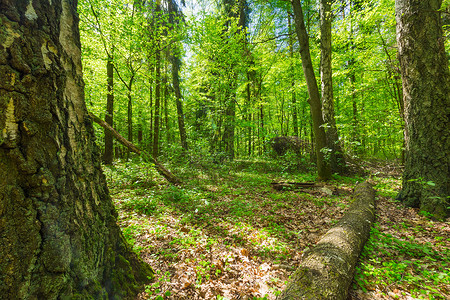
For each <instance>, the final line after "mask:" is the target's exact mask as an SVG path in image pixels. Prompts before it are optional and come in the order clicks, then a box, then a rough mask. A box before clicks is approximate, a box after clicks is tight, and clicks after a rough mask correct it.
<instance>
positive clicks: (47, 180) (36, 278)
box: [0, 0, 152, 299]
mask: <svg viewBox="0 0 450 300" xmlns="http://www.w3.org/2000/svg"><path fill="white" fill-rule="evenodd" d="M76 11H77V9H76V1H69V0H61V1H53V3H52V4H51V5H50V4H49V2H39V1H34V2H29V1H28V2H27V1H0V20H1V22H2V28H7V30H0V41H2V49H3V50H2V51H0V69H1V70H2V71H1V72H0V82H1V85H2V88H1V89H0V132H1V136H0V228H1V229H0V253H1V254H0V295H1V298H2V299H75V298H77V299H90V298H93V299H108V298H109V299H125V298H132V297H134V296H135V294H136V293H137V291H138V287H139V285H140V283H144V282H146V281H148V279H147V276H152V270H151V269H150V267H149V266H148V265H146V264H144V263H142V262H141V261H140V260H139V259H138V258H137V256H136V255H135V254H134V253H133V251H132V250H131V249H130V248H129V246H128V245H127V244H126V242H125V239H124V237H123V235H122V233H121V232H120V229H119V227H118V225H117V223H116V222H117V213H116V211H115V209H114V206H113V203H112V200H111V198H110V196H109V192H108V188H107V186H106V181H105V177H104V175H103V173H102V170H101V165H100V161H101V156H100V149H99V148H98V146H97V145H96V143H95V140H94V139H95V138H94V130H93V126H92V122H91V121H90V118H89V117H88V113H87V110H86V105H85V101H84V90H83V79H82V72H81V51H80V39H79V31H78V16H77V13H76Z"/></svg>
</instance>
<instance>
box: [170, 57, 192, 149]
mask: <svg viewBox="0 0 450 300" xmlns="http://www.w3.org/2000/svg"><path fill="white" fill-rule="evenodd" d="M172 82H173V88H174V90H175V102H176V105H177V116H178V130H179V132H180V141H181V147H182V148H183V150H184V151H187V150H188V149H189V147H188V143H187V137H186V127H185V125H184V113H183V103H181V99H182V97H181V91H180V59H179V58H178V57H177V55H173V56H172Z"/></svg>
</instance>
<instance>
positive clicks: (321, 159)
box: [292, 0, 331, 180]
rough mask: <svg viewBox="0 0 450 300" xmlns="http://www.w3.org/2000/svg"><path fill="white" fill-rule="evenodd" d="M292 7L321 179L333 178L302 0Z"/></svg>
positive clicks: (294, 1) (295, 1)
mask: <svg viewBox="0 0 450 300" xmlns="http://www.w3.org/2000/svg"><path fill="white" fill-rule="evenodd" d="M292 7H293V9H294V16H295V29H296V33H297V37H298V41H299V44H300V56H301V58H302V67H303V73H304V74H305V80H306V85H307V87H308V94H309V101H308V102H309V105H310V107H311V115H312V121H313V130H314V138H315V142H316V147H315V150H316V157H317V171H318V175H319V180H329V179H330V178H331V169H330V164H329V163H328V161H327V160H326V159H325V155H324V153H323V150H322V149H325V148H327V138H326V135H325V130H324V128H323V124H324V122H323V118H322V105H321V103H320V95H319V88H318V87H317V81H316V75H315V74H314V69H313V66H312V62H311V55H310V52H309V38H308V34H307V32H306V28H305V22H304V20H303V11H302V6H301V4H300V0H293V1H292Z"/></svg>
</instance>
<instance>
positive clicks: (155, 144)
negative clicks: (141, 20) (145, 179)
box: [152, 4, 161, 159]
mask: <svg viewBox="0 0 450 300" xmlns="http://www.w3.org/2000/svg"><path fill="white" fill-rule="evenodd" d="M156 11H157V12H160V11H161V7H160V6H159V4H157V6H156ZM160 46H161V44H160V41H159V40H157V43H156V50H155V60H156V61H155V83H156V85H155V116H154V126H153V150H152V155H153V157H154V158H155V159H156V158H157V157H158V155H159V127H160V119H161V114H160V101H161V49H160Z"/></svg>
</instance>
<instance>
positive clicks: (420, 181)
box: [395, 0, 450, 218]
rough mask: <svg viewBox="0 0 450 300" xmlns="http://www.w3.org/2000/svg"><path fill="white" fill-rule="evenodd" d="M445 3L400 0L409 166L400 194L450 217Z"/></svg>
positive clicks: (449, 88)
mask: <svg viewBox="0 0 450 300" xmlns="http://www.w3.org/2000/svg"><path fill="white" fill-rule="evenodd" d="M441 3H442V1H431V0H423V1H418V0H397V1H396V7H395V9H396V19H397V42H398V50H399V54H398V55H399V59H400V66H401V73H402V80H403V100H404V104H405V106H404V107H405V143H406V164H405V171H404V173H403V188H402V191H401V193H400V194H399V198H400V199H401V200H403V201H404V202H405V203H406V204H407V205H409V206H413V207H420V208H421V209H422V210H425V211H428V212H430V213H432V214H433V215H434V216H435V217H437V218H444V217H446V216H448V215H449V209H448V207H449V199H448V197H449V196H450V155H449V153H450V130H449V128H450V74H449V69H448V58H447V55H446V52H445V46H444V40H445V38H444V37H443V33H442V22H441V16H440V12H439V9H440V6H441Z"/></svg>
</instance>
